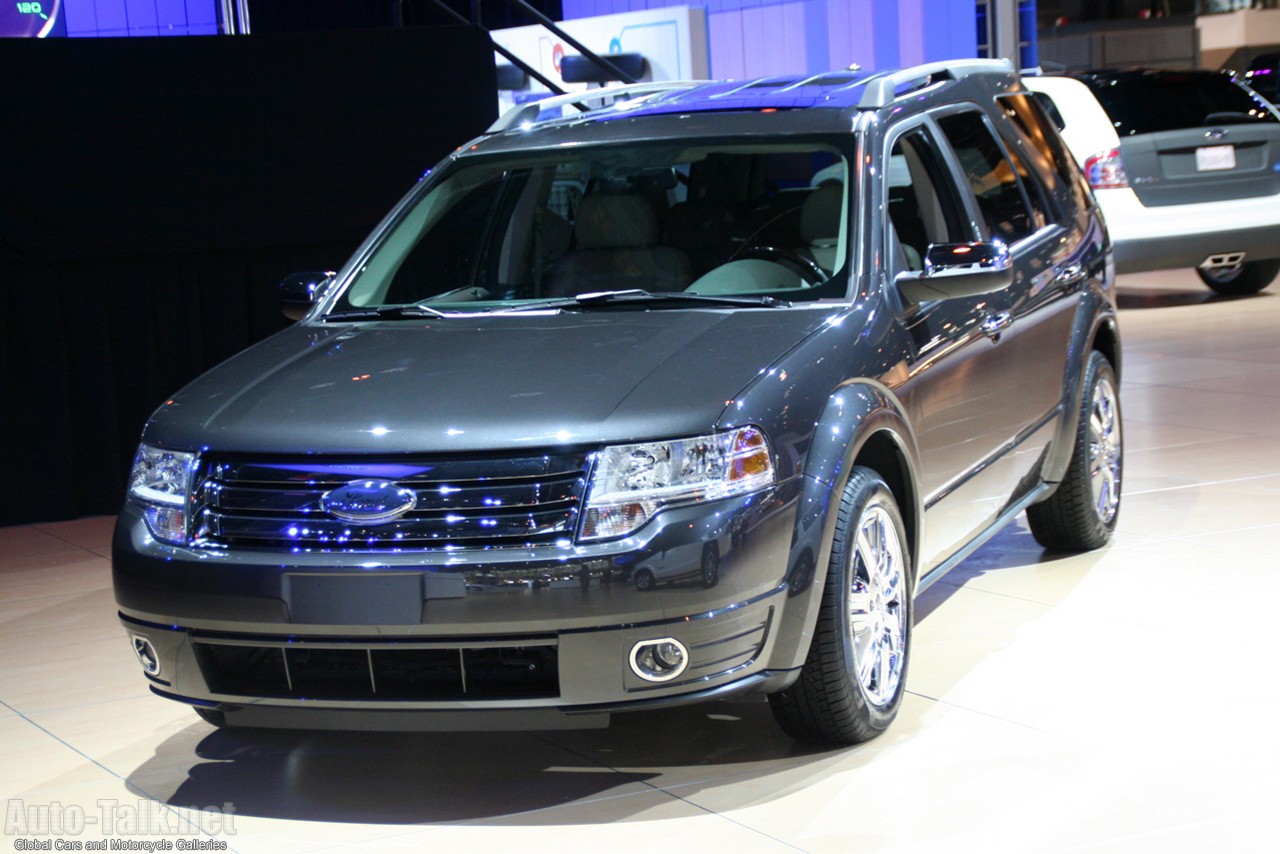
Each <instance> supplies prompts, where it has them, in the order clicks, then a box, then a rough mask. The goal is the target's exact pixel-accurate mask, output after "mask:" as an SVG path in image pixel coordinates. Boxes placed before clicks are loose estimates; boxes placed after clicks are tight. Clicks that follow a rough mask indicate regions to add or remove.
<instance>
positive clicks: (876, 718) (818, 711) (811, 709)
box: [769, 467, 912, 744]
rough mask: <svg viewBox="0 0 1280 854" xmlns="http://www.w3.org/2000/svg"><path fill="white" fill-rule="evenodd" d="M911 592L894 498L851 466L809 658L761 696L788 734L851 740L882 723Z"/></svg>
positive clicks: (895, 698)
mask: <svg viewBox="0 0 1280 854" xmlns="http://www.w3.org/2000/svg"><path fill="white" fill-rule="evenodd" d="M911 598H912V589H911V570H910V557H909V550H908V548H907V539H906V527H905V526H904V525H903V523H902V514H901V513H900V512H899V511H898V505H897V502H896V501H895V500H894V497H893V493H892V492H891V491H890V490H889V487H888V485H887V484H886V483H885V482H884V480H883V479H881V477H880V476H879V475H878V474H876V473H875V472H874V471H872V470H871V469H867V468H861V467H858V468H855V469H854V470H853V473H852V476H851V477H850V478H849V483H848V484H847V485H846V486H845V489H844V493H843V495H842V496H841V500H840V510H839V517H838V518H837V520H836V530H835V535H834V539H833V540H832V544H831V561H830V564H829V565H828V568H827V579H826V585H825V587H824V588H823V591H822V601H821V603H820V604H819V610H818V623H817V626H816V627H815V628H814V636H813V642H812V644H811V646H810V647H809V655H808V657H807V658H806V659H805V663H804V666H803V667H802V668H801V671H800V677H799V678H798V679H797V680H796V682H795V683H794V684H793V685H792V686H791V687H789V688H787V689H785V690H783V691H779V692H778V693H776V694H771V695H770V696H769V705H770V706H771V708H772V710H773V715H774V717H775V718H776V719H777V721H778V724H779V725H780V726H781V727H782V729H783V730H785V731H786V732H787V734H788V735H791V736H792V737H794V738H796V739H799V740H801V741H808V742H817V743H822V744H858V743H860V742H864V741H867V740H869V739H872V738H875V737H876V736H877V735H879V734H880V733H882V732H884V730H885V729H886V728H888V726H889V724H890V723H891V722H892V721H893V719H894V717H895V716H896V715H897V713H898V707H899V706H900V705H901V703H902V695H903V692H904V690H905V687H906V678H907V657H908V652H909V649H910V644H911V619H912V602H911Z"/></svg>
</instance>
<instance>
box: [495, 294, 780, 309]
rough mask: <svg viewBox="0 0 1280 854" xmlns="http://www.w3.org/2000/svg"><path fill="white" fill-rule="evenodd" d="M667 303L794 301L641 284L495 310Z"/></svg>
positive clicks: (771, 303) (772, 305)
mask: <svg viewBox="0 0 1280 854" xmlns="http://www.w3.org/2000/svg"><path fill="white" fill-rule="evenodd" d="M662 303H666V304H667V305H668V306H669V307H673V308H684V307H685V306H686V305H687V304H689V303H696V304H700V305H729V306H746V307H758V306H763V307H765V308H787V307H789V306H790V305H791V303H789V302H787V301H786V300H781V299H778V298H777V297H771V296H764V295H750V294H747V295H732V294H724V295H718V294H695V293H686V292H685V291H645V290H641V289H639V288H633V289H629V290H621V291H600V292H597V293H590V294H579V295H578V296H576V297H563V298H559V299H551V300H543V301H541V302H534V303H526V304H525V305H520V306H515V307H513V308H508V309H498V310H497V311H496V312H495V313H502V314H506V313H508V312H517V311H545V310H547V309H557V308H567V309H590V308H607V307H627V306H645V307H657V306H659V305H661V304H662Z"/></svg>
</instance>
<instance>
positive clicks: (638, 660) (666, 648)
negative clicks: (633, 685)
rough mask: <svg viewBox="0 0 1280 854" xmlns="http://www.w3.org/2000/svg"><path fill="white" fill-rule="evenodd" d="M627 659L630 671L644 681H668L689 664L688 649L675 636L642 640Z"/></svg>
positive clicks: (632, 648)
mask: <svg viewBox="0 0 1280 854" xmlns="http://www.w3.org/2000/svg"><path fill="white" fill-rule="evenodd" d="M628 659H629V663H630V664H631V672H632V673H634V674H635V675H637V676H639V677H640V678H641V679H643V680H645V681H646V682H670V681H671V680H672V679H675V678H676V677H677V676H679V675H680V674H681V673H684V671H685V668H686V667H688V666H689V650H688V649H687V648H686V647H685V645H684V644H682V643H680V641H678V640H676V639H675V638H657V639H655V640H643V641H640V642H639V643H637V644H636V645H635V646H633V647H631V655H630V656H628Z"/></svg>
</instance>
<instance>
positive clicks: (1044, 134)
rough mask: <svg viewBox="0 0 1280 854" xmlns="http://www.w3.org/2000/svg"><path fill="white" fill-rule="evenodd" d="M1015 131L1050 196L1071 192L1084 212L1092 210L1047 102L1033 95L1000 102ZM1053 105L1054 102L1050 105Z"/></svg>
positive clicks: (1076, 168)
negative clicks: (1019, 132) (1045, 103)
mask: <svg viewBox="0 0 1280 854" xmlns="http://www.w3.org/2000/svg"><path fill="white" fill-rule="evenodd" d="M996 103H998V104H999V105H1000V107H1001V108H1002V109H1003V110H1004V113H1005V115H1006V116H1008V117H1009V120H1010V121H1012V122H1013V124H1014V127H1016V128H1017V129H1018V130H1019V131H1021V136H1022V139H1023V145H1022V148H1023V154H1024V155H1025V157H1026V159H1027V160H1028V161H1030V163H1031V165H1032V168H1033V169H1035V171H1036V174H1037V175H1038V176H1039V177H1040V178H1041V180H1043V181H1044V182H1045V184H1047V185H1048V187H1049V189H1050V192H1057V191H1058V190H1059V189H1060V188H1062V187H1067V188H1069V192H1071V193H1072V194H1073V195H1074V196H1075V199H1076V205H1077V206H1078V207H1080V208H1087V207H1088V206H1089V199H1088V191H1087V190H1086V189H1085V184H1084V180H1083V178H1082V177H1081V175H1080V169H1079V167H1078V166H1076V161H1075V160H1074V159H1073V158H1072V157H1071V154H1070V152H1068V151H1067V146H1066V143H1064V142H1063V141H1062V137H1061V136H1059V135H1058V133H1057V132H1056V131H1055V130H1054V128H1053V119H1052V118H1051V116H1050V115H1049V114H1048V113H1047V112H1046V110H1045V107H1044V101H1042V100H1041V99H1039V98H1038V97H1035V96H1033V95H1004V96H1001V97H1000V98H997V99H996ZM1050 103H1052V101H1050Z"/></svg>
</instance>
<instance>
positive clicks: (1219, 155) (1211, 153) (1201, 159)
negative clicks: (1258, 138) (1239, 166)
mask: <svg viewBox="0 0 1280 854" xmlns="http://www.w3.org/2000/svg"><path fill="white" fill-rule="evenodd" d="M1234 168H1236V147H1235V146H1234V145H1206V146H1204V147H1202V148H1197V149H1196V171H1197V172H1221V171H1223V170H1226V169H1234Z"/></svg>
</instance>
